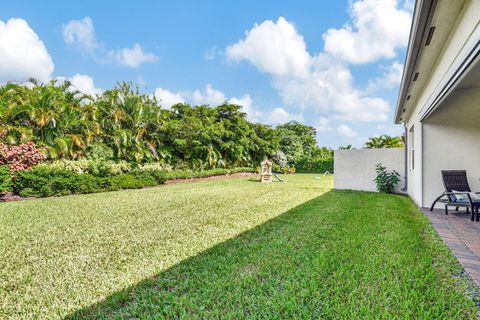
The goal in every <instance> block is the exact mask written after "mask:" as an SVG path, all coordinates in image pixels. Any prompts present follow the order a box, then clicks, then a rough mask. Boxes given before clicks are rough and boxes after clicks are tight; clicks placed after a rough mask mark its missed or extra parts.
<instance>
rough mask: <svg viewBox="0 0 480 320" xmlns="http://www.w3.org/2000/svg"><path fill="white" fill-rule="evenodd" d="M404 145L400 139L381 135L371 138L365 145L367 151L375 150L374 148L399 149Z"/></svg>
mask: <svg viewBox="0 0 480 320" xmlns="http://www.w3.org/2000/svg"><path fill="white" fill-rule="evenodd" d="M404 145H405V144H404V143H403V139H402V137H391V136H389V135H386V134H383V135H381V136H378V137H371V138H370V139H368V141H367V142H366V143H365V147H366V148H367V149H376V148H401V147H403V146H404Z"/></svg>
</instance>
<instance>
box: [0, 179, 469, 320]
mask: <svg viewBox="0 0 480 320" xmlns="http://www.w3.org/2000/svg"><path fill="white" fill-rule="evenodd" d="M316 176H317V175H311V174H309V175H306V174H299V175H298V174H297V175H288V176H283V177H282V178H284V179H285V181H286V182H284V183H271V184H261V183H257V182H253V181H249V178H247V177H245V178H235V179H221V180H215V181H207V182H199V183H187V184H175V185H170V186H164V187H159V188H147V189H141V190H128V191H123V192H110V193H102V194H89V195H80V196H75V197H60V198H46V199H38V200H33V201H20V202H10V203H3V204H1V206H2V208H1V214H0V243H2V245H1V246H0V279H2V285H1V286H0V297H1V301H2V303H1V307H0V318H1V319H5V320H8V319H252V318H253V319H278V318H282V319H474V318H475V316H476V315H475V312H476V310H477V308H476V307H475V305H474V303H473V302H472V301H471V300H470V298H468V296H467V295H466V293H467V291H466V288H465V279H464V278H463V277H462V276H461V274H462V273H461V267H460V266H459V264H458V262H457V261H456V260H455V259H454V258H453V257H452V255H451V253H450V252H449V251H448V249H447V248H446V247H445V245H444V244H443V243H442V242H441V240H440V239H439V238H438V235H437V234H436V233H435V232H434V231H433V229H432V227H431V225H430V223H429V222H428V221H427V219H426V218H425V217H424V216H423V214H422V213H421V212H420V211H419V210H418V208H416V206H415V205H414V204H413V203H412V202H411V201H410V200H409V199H408V198H406V197H401V196H395V195H386V194H381V193H366V192H341V191H331V188H332V181H333V178H331V177H322V178H321V179H320V180H318V179H315V177H316Z"/></svg>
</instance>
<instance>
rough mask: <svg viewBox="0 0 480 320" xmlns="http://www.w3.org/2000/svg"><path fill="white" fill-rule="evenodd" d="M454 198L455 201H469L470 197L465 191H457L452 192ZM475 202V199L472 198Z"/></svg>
mask: <svg viewBox="0 0 480 320" xmlns="http://www.w3.org/2000/svg"><path fill="white" fill-rule="evenodd" d="M452 192H453V194H454V196H455V199H454V201H462V200H468V196H467V192H465V191H463V192H462V191H457V190H452ZM472 200H473V198H472Z"/></svg>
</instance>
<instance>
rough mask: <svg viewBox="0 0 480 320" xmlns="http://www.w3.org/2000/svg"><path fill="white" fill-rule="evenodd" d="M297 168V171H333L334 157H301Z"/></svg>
mask: <svg viewBox="0 0 480 320" xmlns="http://www.w3.org/2000/svg"><path fill="white" fill-rule="evenodd" d="M295 168H296V170H297V172H315V173H324V172H327V171H328V172H330V173H333V158H317V159H315V158H301V159H299V160H298V161H297V162H296V163H295Z"/></svg>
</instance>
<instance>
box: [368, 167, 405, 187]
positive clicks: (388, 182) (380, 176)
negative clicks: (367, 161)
mask: <svg viewBox="0 0 480 320" xmlns="http://www.w3.org/2000/svg"><path fill="white" fill-rule="evenodd" d="M376 172H377V177H376V178H375V180H374V181H375V184H376V185H377V191H379V192H384V193H393V192H394V191H395V187H396V185H397V184H398V182H400V174H399V173H398V172H397V171H395V170H392V171H388V170H387V168H385V167H384V166H382V165H381V164H380V163H379V164H377V166H376Z"/></svg>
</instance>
